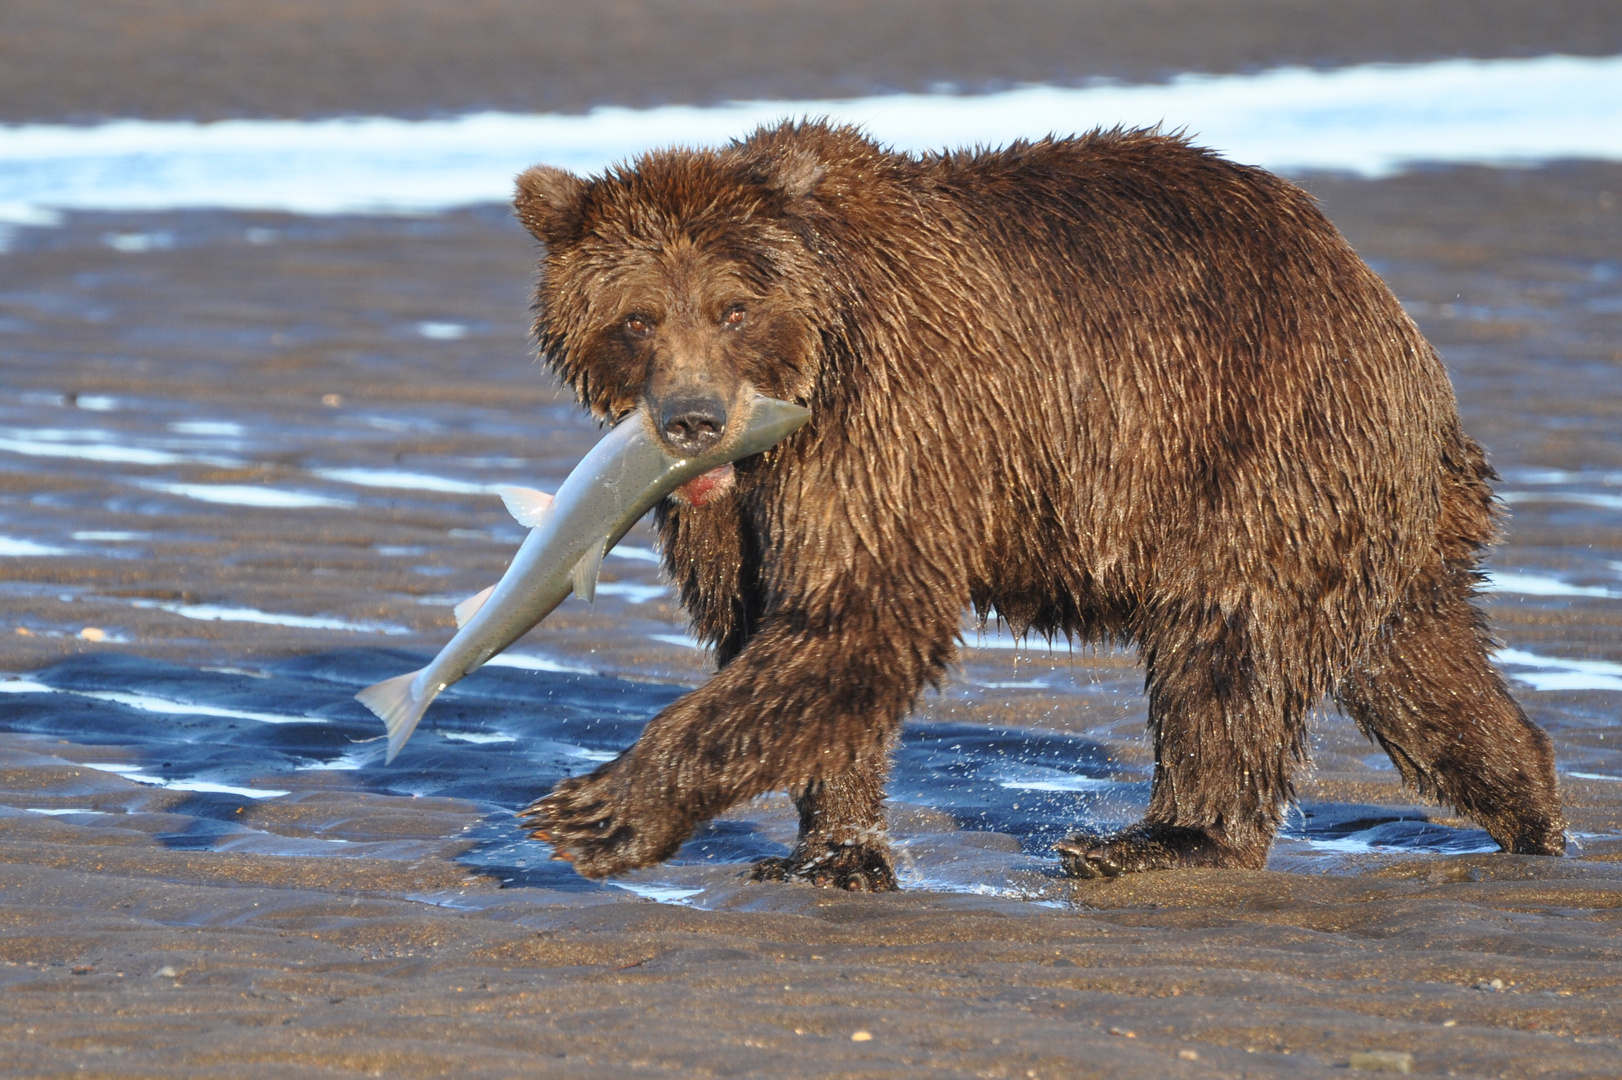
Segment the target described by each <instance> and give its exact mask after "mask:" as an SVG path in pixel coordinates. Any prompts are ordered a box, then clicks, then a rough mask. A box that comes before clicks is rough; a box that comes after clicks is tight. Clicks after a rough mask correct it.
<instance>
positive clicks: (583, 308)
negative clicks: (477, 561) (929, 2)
mask: <svg viewBox="0 0 1622 1080" xmlns="http://www.w3.org/2000/svg"><path fill="white" fill-rule="evenodd" d="M852 147H860V148H861V149H862V150H864V151H871V149H872V146H871V144H870V143H868V142H866V140H864V139H862V138H861V136H860V135H858V134H856V133H855V132H853V131H849V130H848V129H838V128H830V127H827V126H824V125H821V124H785V125H783V126H780V127H777V128H773V129H769V130H767V129H763V130H761V131H760V132H757V133H756V134H755V135H754V136H752V137H751V138H749V139H747V140H743V141H740V142H736V143H734V144H732V145H731V146H727V147H724V148H721V149H716V150H667V151H660V152H656V153H650V154H647V155H645V156H643V157H641V158H639V159H637V160H636V161H634V162H633V163H631V164H630V165H628V166H622V167H617V168H613V169H610V170H609V171H608V172H606V173H605V174H603V175H602V176H598V177H592V178H590V179H585V178H581V177H578V176H575V175H573V174H571V173H568V172H565V171H563V170H561V169H556V168H552V167H549V166H545V165H537V166H536V167H534V168H532V169H530V170H528V171H527V172H525V173H523V174H522V175H520V176H519V177H518V192H517V196H516V198H515V206H516V209H517V214H518V218H519V220H520V221H521V222H522V223H523V224H524V226H525V227H526V228H528V229H529V231H530V232H531V233H533V234H534V235H535V236H536V237H537V238H538V239H539V240H540V241H541V242H542V243H543V244H544V245H545V249H546V250H545V256H544V259H543V261H542V263H541V277H540V283H539V285H538V287H537V292H536V305H535V334H536V338H537V340H538V342H539V344H540V349H541V355H542V357H543V359H544V360H545V361H546V362H547V363H548V364H549V365H550V366H551V367H552V369H553V370H554V371H555V372H557V374H558V375H559V376H560V377H561V378H563V379H564V381H566V382H568V383H569V384H570V385H571V386H572V387H573V388H574V390H575V392H576V394H577V395H578V396H579V398H580V401H581V403H582V404H584V405H586V406H587V407H588V408H590V409H591V410H592V412H593V413H595V414H596V415H597V416H599V417H601V418H603V419H607V420H617V419H618V418H619V417H620V416H622V415H624V414H626V413H628V412H630V411H631V410H632V409H634V408H636V407H637V406H638V405H642V406H645V407H646V409H647V414H648V416H649V417H650V418H651V419H652V422H653V425H654V427H655V428H656V429H657V430H658V432H659V435H660V437H661V438H662V439H664V441H665V442H666V444H667V445H668V446H669V447H670V448H671V449H672V450H673V451H674V452H676V453H678V454H681V455H691V454H693V453H696V452H699V451H702V450H706V449H709V448H711V447H713V446H715V445H716V444H717V443H719V442H721V441H722V440H724V439H726V438H727V437H728V434H729V433H730V432H731V431H733V430H735V429H736V428H737V427H738V426H739V420H740V418H741V416H742V410H744V409H746V408H747V407H748V402H749V401H750V400H752V398H753V396H754V395H755V394H756V393H761V394H766V395H767V396H770V397H775V398H781V399H784V400H788V401H798V402H801V403H803V404H807V405H811V404H812V397H813V392H814V388H815V385H816V380H817V377H818V372H819V368H820V366H821V362H822V361H821V355H822V350H823V343H822V340H821V339H822V336H823V331H824V330H825V328H826V325H827V322H828V320H829V318H830V313H831V312H837V311H838V310H839V309H840V304H839V302H838V294H839V293H840V292H841V291H842V290H841V289H840V288H839V286H838V284H837V282H836V275H835V274H833V273H832V272H831V270H832V267H831V259H830V258H829V256H828V255H827V253H826V251H825V250H824V249H825V245H824V244H823V242H822V239H821V236H820V233H819V230H820V229H821V228H823V227H824V226H825V225H826V223H827V222H828V220H829V214H830V203H831V202H832V201H833V200H834V199H837V198H838V194H839V191H838V189H839V188H842V187H844V186H845V185H844V184H841V183H838V182H836V181H834V180H833V179H832V178H831V176H830V173H831V169H832V168H833V167H835V166H831V165H830V162H834V163H839V162H842V161H848V160H849V157H850V149H851V148H852ZM813 407H814V406H813Z"/></svg>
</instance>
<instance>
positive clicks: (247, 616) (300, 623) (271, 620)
mask: <svg viewBox="0 0 1622 1080" xmlns="http://www.w3.org/2000/svg"><path fill="white" fill-rule="evenodd" d="M130 603H131V604H132V605H133V606H134V607H141V608H156V609H157V610H159V611H167V612H170V613H171V614H174V615H179V616H182V617H183V618H187V619H200V620H202V621H204V622H249V623H263V624H265V625H267V626H292V627H297V628H298V629H301V630H344V631H348V632H350V633H355V634H409V633H411V630H410V629H409V628H408V627H404V626H394V625H392V624H390V623H367V622H351V621H349V620H348V619H335V618H332V617H330V616H326V615H285V614H281V613H278V612H271V611H260V610H259V609H257V608H241V607H219V606H216V605H214V604H180V603H172V602H160V601H156V600H132V601H130Z"/></svg>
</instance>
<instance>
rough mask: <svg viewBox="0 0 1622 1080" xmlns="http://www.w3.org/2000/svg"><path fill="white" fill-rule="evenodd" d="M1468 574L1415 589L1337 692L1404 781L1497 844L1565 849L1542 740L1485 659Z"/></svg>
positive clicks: (1526, 849)
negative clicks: (1477, 826)
mask: <svg viewBox="0 0 1622 1080" xmlns="http://www.w3.org/2000/svg"><path fill="white" fill-rule="evenodd" d="M1469 594H1470V586H1469V584H1468V579H1466V578H1464V577H1463V575H1458V577H1457V578H1456V580H1455V581H1454V582H1453V583H1451V585H1442V586H1439V587H1436V588H1435V589H1434V590H1432V591H1430V592H1429V593H1421V594H1417V597H1416V598H1415V599H1411V600H1410V601H1409V602H1407V603H1405V604H1404V605H1403V606H1402V607H1401V608H1400V609H1399V611H1398V613H1397V614H1396V615H1395V616H1394V617H1393V618H1392V619H1391V621H1390V622H1389V623H1388V624H1387V626H1386V630H1385V632H1384V633H1383V634H1382V635H1381V637H1380V639H1379V641H1378V642H1376V644H1375V647H1374V648H1373V650H1372V651H1371V655H1370V657H1369V660H1368V663H1367V665H1366V666H1365V667H1364V668H1363V670H1361V671H1359V672H1357V673H1356V674H1355V675H1353V676H1352V677H1351V678H1349V679H1347V680H1346V681H1345V682H1344V683H1343V684H1342V685H1341V687H1340V688H1339V690H1338V691H1337V692H1336V694H1335V698H1336V700H1337V701H1338V702H1339V704H1340V706H1341V708H1342V709H1344V710H1345V711H1346V713H1347V714H1348V715H1350V716H1351V718H1352V719H1353V720H1354V721H1355V722H1356V723H1357V726H1358V727H1359V728H1361V729H1362V731H1363V733H1364V734H1365V735H1367V736H1368V737H1369V738H1371V739H1373V740H1375V741H1377V742H1378V743H1379V744H1380V746H1381V747H1382V748H1383V749H1384V750H1385V752H1386V753H1387V754H1389V755H1390V756H1391V760H1392V761H1393V762H1394V763H1395V764H1396V766H1397V768H1398V769H1399V770H1400V771H1401V773H1402V778H1403V780H1405V781H1406V782H1407V783H1408V784H1410V785H1412V786H1413V787H1416V788H1418V789H1419V790H1420V791H1422V792H1424V793H1425V794H1427V795H1432V796H1437V797H1440V798H1441V799H1442V800H1444V801H1446V802H1448V803H1451V804H1452V805H1453V806H1455V807H1457V808H1458V810H1459V811H1460V812H1461V813H1463V814H1465V815H1466V816H1468V817H1470V818H1472V819H1473V820H1475V821H1476V822H1477V823H1479V824H1480V825H1481V827H1482V828H1484V829H1486V830H1487V832H1488V833H1489V834H1490V835H1491V836H1492V838H1493V839H1494V840H1496V841H1498V844H1499V846H1500V847H1502V848H1503V849H1504V850H1505V851H1510V852H1516V853H1519V854H1526V855H1560V854H1563V853H1564V852H1565V848H1566V840H1565V822H1564V819H1563V818H1562V815H1561V812H1560V795H1559V790H1558V788H1557V786H1556V783H1555V773H1554V751H1553V749H1552V747H1551V746H1550V743H1549V737H1548V736H1547V735H1546V734H1544V732H1543V730H1542V729H1541V728H1539V727H1538V726H1537V725H1536V724H1534V723H1532V721H1530V720H1528V719H1527V717H1526V714H1525V713H1524V712H1522V711H1521V707H1520V706H1519V705H1518V704H1516V702H1515V699H1514V698H1512V697H1511V696H1510V694H1509V690H1508V689H1507V688H1506V687H1505V686H1504V681H1503V679H1502V678H1501V677H1500V676H1499V674H1498V672H1496V671H1495V670H1493V667H1492V665H1491V664H1490V663H1488V661H1487V655H1488V649H1489V645H1490V639H1489V637H1488V634H1487V629H1486V625H1485V622H1484V620H1483V619H1482V616H1481V614H1480V612H1478V611H1477V610H1476V608H1475V607H1474V606H1473V605H1472V604H1471V603H1470V602H1469Z"/></svg>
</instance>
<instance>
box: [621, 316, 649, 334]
mask: <svg viewBox="0 0 1622 1080" xmlns="http://www.w3.org/2000/svg"><path fill="white" fill-rule="evenodd" d="M625 332H626V333H627V334H630V335H631V336H632V337H647V336H648V335H649V334H651V333H653V319H652V317H651V316H648V315H642V314H633V315H627V316H625Z"/></svg>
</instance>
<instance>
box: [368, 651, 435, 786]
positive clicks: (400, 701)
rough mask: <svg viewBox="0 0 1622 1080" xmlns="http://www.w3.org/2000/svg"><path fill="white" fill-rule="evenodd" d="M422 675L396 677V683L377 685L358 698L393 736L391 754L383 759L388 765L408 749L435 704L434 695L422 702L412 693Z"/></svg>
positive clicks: (413, 674)
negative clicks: (407, 744) (428, 711)
mask: <svg viewBox="0 0 1622 1080" xmlns="http://www.w3.org/2000/svg"><path fill="white" fill-rule="evenodd" d="M420 674H422V672H421V671H408V672H406V673H405V674H404V675H396V676H395V677H394V678H392V679H384V680H383V681H382V682H380V683H375V684H373V685H371V686H368V687H367V688H366V689H364V690H362V691H361V692H360V693H358V694H356V695H355V700H356V701H358V702H360V703H361V704H362V705H364V706H366V707H367V708H368V709H370V710H372V712H374V713H376V714H377V716H378V718H379V719H380V720H382V721H383V726H384V727H385V728H387V729H388V732H389V753H388V756H387V757H385V758H384V759H383V763H384V764H385V765H388V764H391V763H393V761H394V759H395V757H396V755H398V754H399V753H400V748H401V747H402V746H404V745H405V742H406V740H407V739H409V738H411V733H412V732H413V731H415V730H416V728H417V721H419V720H421V719H422V714H423V713H424V712H426V711H427V709H428V703H429V702H430V701H433V700H434V696H435V695H433V694H428V695H427V696H425V697H423V698H422V699H420V700H419V699H418V698H417V696H416V695H415V694H413V693H412V692H411V684H412V683H413V682H415V681H416V679H417V676H418V675H420Z"/></svg>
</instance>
